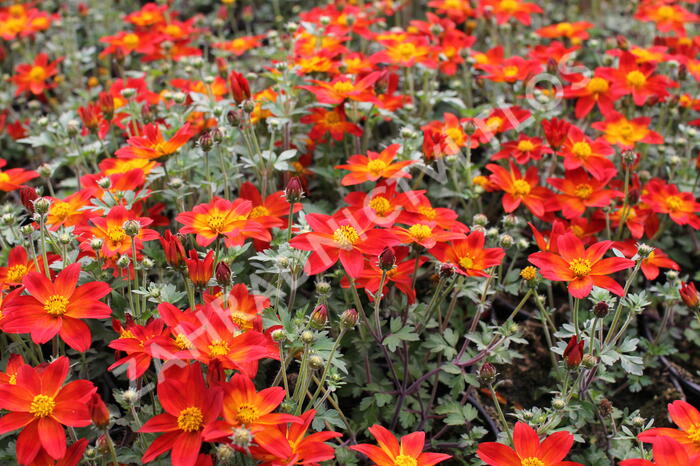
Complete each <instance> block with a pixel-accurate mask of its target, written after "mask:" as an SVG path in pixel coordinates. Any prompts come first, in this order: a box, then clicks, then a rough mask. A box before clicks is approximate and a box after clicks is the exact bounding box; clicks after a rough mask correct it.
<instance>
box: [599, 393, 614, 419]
mask: <svg viewBox="0 0 700 466" xmlns="http://www.w3.org/2000/svg"><path fill="white" fill-rule="evenodd" d="M598 410H599V411H600V415H601V416H603V417H607V416H610V415H611V414H612V412H613V404H612V403H611V402H610V400H608V399H607V398H603V399H602V400H600V402H598Z"/></svg>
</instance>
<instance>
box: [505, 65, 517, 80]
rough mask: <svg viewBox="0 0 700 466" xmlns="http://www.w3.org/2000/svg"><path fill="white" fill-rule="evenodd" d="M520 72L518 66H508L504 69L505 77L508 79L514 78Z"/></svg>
mask: <svg viewBox="0 0 700 466" xmlns="http://www.w3.org/2000/svg"><path fill="white" fill-rule="evenodd" d="M518 71H519V70H518V67H517V66H513V65H510V66H506V67H505V68H503V76H505V77H506V78H512V77H513V76H515V75H516V74H518Z"/></svg>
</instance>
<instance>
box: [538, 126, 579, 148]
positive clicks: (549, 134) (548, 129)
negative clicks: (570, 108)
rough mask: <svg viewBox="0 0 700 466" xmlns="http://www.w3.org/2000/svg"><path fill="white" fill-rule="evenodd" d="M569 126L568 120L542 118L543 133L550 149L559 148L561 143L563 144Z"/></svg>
mask: <svg viewBox="0 0 700 466" xmlns="http://www.w3.org/2000/svg"><path fill="white" fill-rule="evenodd" d="M571 126H572V125H571V123H569V122H568V121H566V120H560V119H558V118H552V119H550V120H542V129H543V130H544V135H545V137H546V138H547V142H548V143H549V145H550V146H551V147H552V149H554V150H559V148H560V147H561V146H562V144H564V141H565V140H566V138H567V136H568V135H569V128H571Z"/></svg>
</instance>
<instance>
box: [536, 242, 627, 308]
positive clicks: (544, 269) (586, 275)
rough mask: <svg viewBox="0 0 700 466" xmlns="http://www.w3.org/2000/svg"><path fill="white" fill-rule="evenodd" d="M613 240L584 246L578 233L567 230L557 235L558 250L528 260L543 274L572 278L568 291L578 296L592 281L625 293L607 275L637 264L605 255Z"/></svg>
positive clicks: (616, 292) (584, 292) (553, 277)
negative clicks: (585, 247)
mask: <svg viewBox="0 0 700 466" xmlns="http://www.w3.org/2000/svg"><path fill="white" fill-rule="evenodd" d="M612 244H613V242H612V241H600V242H598V243H594V244H593V245H591V246H590V247H589V248H588V249H584V247H583V243H582V242H581V240H580V239H579V238H578V237H577V236H576V235H574V234H573V233H566V234H565V235H562V236H560V237H559V238H558V239H557V245H558V247H559V253H558V254H554V253H552V252H536V253H534V254H531V255H530V258H529V260H530V262H531V263H532V264H534V265H536V266H537V267H539V268H540V272H541V273H542V276H543V277H544V278H546V279H548V280H560V281H565V282H569V293H571V295H572V296H573V297H575V298H585V297H586V296H588V295H589V294H590V292H591V289H592V288H593V285H596V286H599V287H601V288H605V289H606V290H609V291H611V292H613V293H615V294H616V295H619V296H622V295H623V293H624V291H623V289H622V287H621V286H620V284H619V283H617V282H616V281H615V280H613V279H612V278H610V277H608V275H609V274H611V273H614V272H618V271H620V270H624V269H628V268H630V267H632V266H634V261H632V260H629V259H624V258H621V257H612V258H607V259H602V257H603V255H604V254H605V253H606V252H607V251H608V249H610V247H611V246H612Z"/></svg>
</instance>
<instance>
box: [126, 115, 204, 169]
mask: <svg viewBox="0 0 700 466" xmlns="http://www.w3.org/2000/svg"><path fill="white" fill-rule="evenodd" d="M192 136H194V131H192V128H191V126H190V124H189V123H185V124H184V125H183V126H182V127H181V128H180V129H178V130H177V131H176V132H175V134H174V135H173V137H172V138H170V139H168V140H167V141H166V140H165V138H163V134H162V133H161V132H160V126H158V124H157V123H149V124H147V125H146V126H144V127H143V128H141V130H140V131H139V135H137V136H132V137H130V138H129V139H128V140H127V141H126V142H127V144H128V145H127V146H126V147H122V148H120V149H118V150H117V151H116V152H115V154H116V155H117V157H120V158H140V159H149V160H151V159H158V158H161V157H165V156H167V155H170V154H173V153H175V152H177V150H178V149H180V147H182V146H184V145H185V144H186V143H187V141H189V140H190V139H191V138H192Z"/></svg>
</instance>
